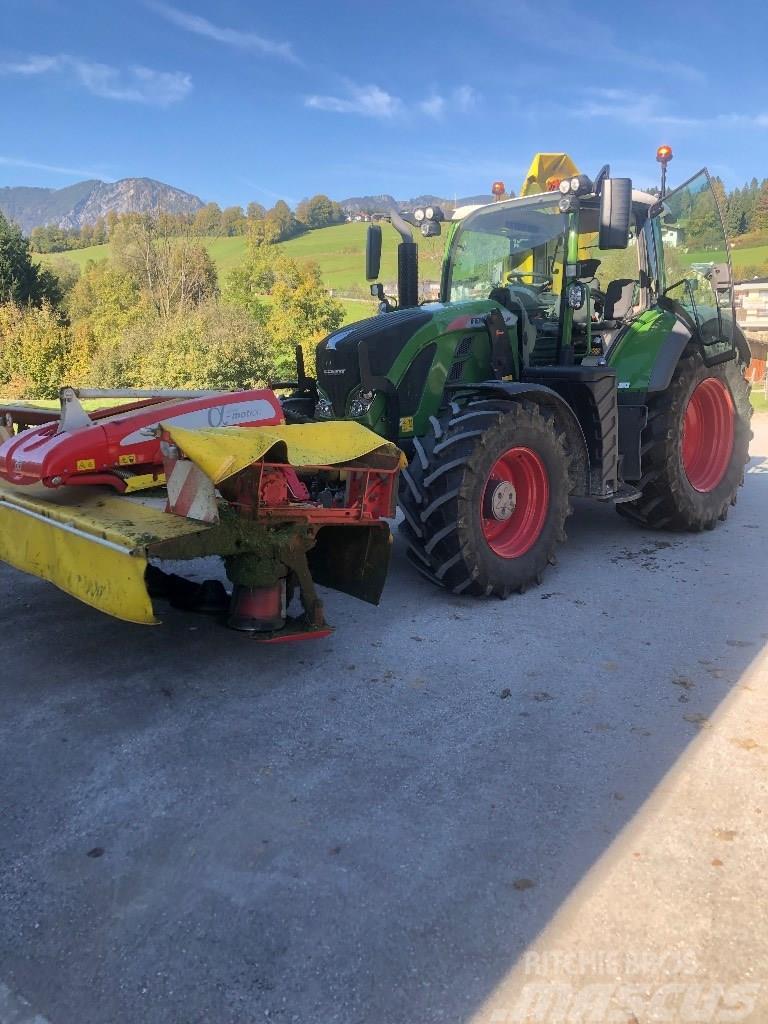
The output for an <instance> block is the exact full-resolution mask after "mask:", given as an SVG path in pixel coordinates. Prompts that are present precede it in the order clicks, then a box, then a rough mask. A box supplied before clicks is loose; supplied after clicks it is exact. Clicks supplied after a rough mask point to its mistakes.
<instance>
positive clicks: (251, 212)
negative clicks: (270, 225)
mask: <svg viewBox="0 0 768 1024" xmlns="http://www.w3.org/2000/svg"><path fill="white" fill-rule="evenodd" d="M266 213H267V211H266V210H265V209H264V207H263V206H262V205H261V203H248V208H247V209H246V217H247V218H248V220H249V221H254V220H264V217H265V216H266Z"/></svg>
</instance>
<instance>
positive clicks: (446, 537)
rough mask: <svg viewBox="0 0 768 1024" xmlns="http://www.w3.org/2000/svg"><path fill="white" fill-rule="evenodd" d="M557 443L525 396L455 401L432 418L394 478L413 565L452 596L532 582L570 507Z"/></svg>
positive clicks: (561, 535) (547, 420)
mask: <svg viewBox="0 0 768 1024" xmlns="http://www.w3.org/2000/svg"><path fill="white" fill-rule="evenodd" d="M564 442H565V438H564V437H563V435H562V434H561V433H560V432H559V431H558V429H557V426H556V424H555V421H554V418H553V417H550V416H549V415H548V414H546V413H544V412H543V411H542V410H541V409H540V408H539V406H537V405H536V404H535V403H533V402H527V401H516V402H503V401H483V400H480V401H472V402H469V403H467V404H461V405H460V404H457V403H455V402H454V403H452V404H451V407H450V409H449V410H448V411H447V412H446V413H445V414H444V415H443V416H441V417H439V418H437V417H433V418H432V419H431V429H430V431H429V433H428V434H427V435H426V436H425V437H422V438H418V439H416V440H415V441H414V455H413V458H412V460H411V462H410V465H409V466H408V468H407V469H406V470H404V471H403V472H402V479H401V484H400V507H401V509H402V511H403V514H404V516H405V522H404V523H403V524H402V532H403V533H404V535H405V538H406V541H407V544H408V556H409V558H410V560H411V561H412V562H413V564H414V565H415V566H416V568H417V569H419V570H420V571H421V572H422V573H423V574H424V575H425V576H427V577H428V578H429V579H431V580H432V581H433V582H435V583H437V584H439V585H440V586H443V587H447V588H448V589H449V590H451V591H453V593H456V594H459V593H465V594H471V595H477V596H483V595H485V596H487V595H490V594H496V595H498V596H499V597H506V596H507V595H508V594H509V593H511V592H512V591H522V590H524V589H525V588H526V587H528V586H529V585H530V584H532V583H535V582H539V581H540V579H541V574H542V573H543V571H544V570H545V569H546V567H547V564H548V563H550V562H552V561H554V551H555V546H556V545H557V543H558V542H559V541H562V540H564V539H565V520H566V517H567V516H568V515H569V513H570V504H569V494H570V490H571V485H570V477H569V471H568V458H567V456H566V453H565V444H564Z"/></svg>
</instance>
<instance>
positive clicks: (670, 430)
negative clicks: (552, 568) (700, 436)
mask: <svg viewBox="0 0 768 1024" xmlns="http://www.w3.org/2000/svg"><path fill="white" fill-rule="evenodd" d="M708 378H713V379H714V381H718V382H720V383H721V384H722V385H724V386H725V388H726V389H727V391H728V393H729V394H730V396H731V400H732V402H733V412H734V416H733V447H732V449H731V453H730V458H729V459H728V462H727V467H726V468H725V471H724V474H723V475H722V478H721V479H720V481H719V483H717V484H716V485H715V486H713V487H712V488H711V489H705V490H697V489H696V488H695V487H694V486H693V485H692V484H691V481H690V480H689V478H688V475H687V473H686V470H685V468H684V464H683V422H684V420H685V415H686V409H687V408H688V403H689V400H690V398H691V395H692V394H693V392H694V390H695V389H696V388H697V387H698V386H699V385H700V384H701V383H702V381H706V380H707V379H708ZM749 392H750V385H749V383H748V382H747V381H746V380H745V378H744V365H743V363H742V362H741V361H740V359H738V358H737V359H731V360H729V361H728V362H726V363H719V364H717V365H716V366H711V367H707V366H706V365H705V363H704V360H703V359H702V357H701V354H700V352H699V350H698V347H697V346H695V345H689V346H688V348H687V349H686V350H685V352H684V353H683V355H682V356H681V358H680V361H679V363H678V364H677V368H676V369H675V372H674V374H673V376H672V380H671V382H670V385H669V387H668V388H667V390H666V391H663V392H660V393H659V394H657V395H653V396H652V397H651V399H650V401H649V405H648V425H647V426H646V428H645V431H644V434H643V439H642V452H643V464H642V469H643V477H642V479H641V480H640V483H639V489H640V491H641V492H642V496H641V497H640V498H639V499H638V500H637V501H632V502H625V503H622V504H620V505H617V506H616V510H617V512H618V513H619V514H620V515H622V516H624V517H625V518H626V519H632V520H633V521H634V522H636V523H639V524H640V525H642V526H647V527H650V528H651V529H657V530H661V529H666V530H691V531H694V532H697V531H700V530H711V529H713V528H714V527H715V526H716V525H717V522H718V520H724V519H725V518H726V517H727V515H728V508H729V506H731V505H735V504H736V494H737V491H738V489H739V486H740V485H741V484H743V482H744V466H745V464H746V463H747V462H748V461H749V441H750V438H751V437H752V431H751V429H750V420H751V417H752V405H751V403H750V401H749Z"/></svg>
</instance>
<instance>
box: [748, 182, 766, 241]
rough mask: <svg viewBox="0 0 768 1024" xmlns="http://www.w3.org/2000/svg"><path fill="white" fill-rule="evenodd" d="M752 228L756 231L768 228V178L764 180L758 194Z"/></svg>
mask: <svg viewBox="0 0 768 1024" xmlns="http://www.w3.org/2000/svg"><path fill="white" fill-rule="evenodd" d="M752 229H753V230H754V231H764V230H766V229H768V179H766V180H764V181H763V183H762V185H761V186H760V191H759V192H758V195H757V201H756V203H755V214H754V220H753V224H752Z"/></svg>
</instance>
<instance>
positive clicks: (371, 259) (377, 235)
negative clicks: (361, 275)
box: [365, 224, 381, 281]
mask: <svg viewBox="0 0 768 1024" xmlns="http://www.w3.org/2000/svg"><path fill="white" fill-rule="evenodd" d="M380 269H381V227H380V225H378V224H369V225H368V233H367V235H366V236H365V277H366V280H368V281H375V280H376V278H377V277H378V276H379V271H380Z"/></svg>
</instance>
